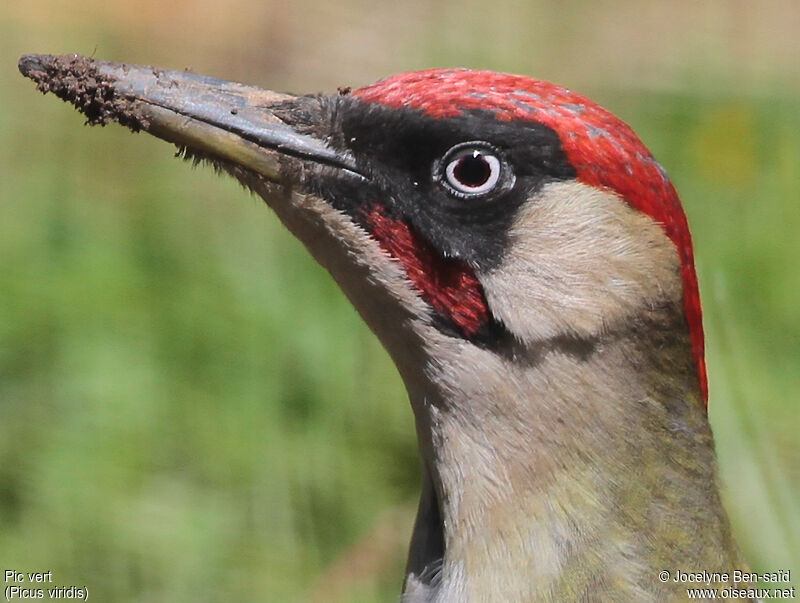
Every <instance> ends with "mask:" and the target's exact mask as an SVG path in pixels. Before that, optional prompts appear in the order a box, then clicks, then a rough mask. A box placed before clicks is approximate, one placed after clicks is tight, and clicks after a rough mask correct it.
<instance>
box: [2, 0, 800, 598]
mask: <svg viewBox="0 0 800 603" xmlns="http://www.w3.org/2000/svg"><path fill="white" fill-rule="evenodd" d="M798 31H800V3H797V2H796V1H794V0H760V1H759V2H757V3H755V2H750V1H746V0H704V1H703V2H700V1H695V0H673V1H670V2H652V3H651V2H641V0H618V1H615V2H610V1H609V2H596V1H588V0H587V1H572V2H562V1H557V0H537V1H526V2H503V1H496V2H491V3H489V2H485V1H477V0H430V1H424V0H406V1H404V2H397V1H396V0H391V1H388V0H379V1H377V2H364V1H361V2H359V1H357V0H349V1H345V2H328V3H322V2H317V1H315V0H293V1H292V2H278V1H274V0H227V1H226V2H211V1H210V0H200V1H194V2H189V1H186V0H172V1H171V2H165V1H163V0H139V1H137V2H107V1H106V0H70V1H69V2H67V1H65V0H26V1H24V2H23V1H22V0H6V2H5V3H4V5H3V10H2V15H1V16H0V59H2V60H0V258H1V259H0V569H16V570H18V571H47V570H52V572H53V574H52V575H53V584H54V585H60V586H70V585H73V584H74V585H79V586H87V587H88V588H89V591H90V595H91V597H92V598H93V599H94V600H95V601H111V602H129V601H130V602H133V601H136V602H139V601H142V602H162V601H163V602H181V601H193V602H203V601H221V600H229V601H294V600H298V601H306V600H309V601H389V600H394V599H395V598H396V596H397V593H398V592H399V588H400V584H401V580H402V570H403V564H404V559H405V554H406V546H407V540H408V537H409V534H410V527H411V523H412V520H413V514H414V509H415V505H416V497H417V489H418V465H417V452H416V442H415V436H414V428H413V422H412V416H411V411H410V408H409V405H408V403H407V400H406V397H405V394H404V391H403V387H402V384H401V382H400V380H399V378H398V376H397V375H396V373H395V370H394V367H393V366H392V364H391V363H390V361H389V359H388V358H387V356H386V354H385V353H384V352H383V350H382V349H381V348H380V346H379V345H378V344H377V342H376V341H375V339H374V338H373V336H372V335H371V334H370V332H369V331H367V329H366V328H365V327H364V325H362V324H361V322H360V320H359V319H358V317H357V316H356V314H355V312H354V311H353V310H352V309H351V307H350V305H349V303H348V302H347V301H346V300H345V299H344V298H343V296H342V295H341V294H340V293H339V291H338V290H337V288H336V286H335V285H334V284H333V283H332V282H331V280H330V278H329V277H328V275H327V274H326V273H324V272H323V271H322V270H321V269H319V268H318V267H317V266H316V265H315V264H314V262H313V261H312V260H311V259H310V257H308V256H307V254H306V253H305V251H304V250H303V249H302V248H301V247H300V245H299V244H298V243H296V242H295V241H294V240H293V239H292V238H291V237H290V236H289V235H288V234H287V233H285V232H284V231H283V230H282V228H281V227H280V225H279V224H278V223H277V220H276V219H275V218H274V216H272V215H271V214H270V212H269V211H268V210H267V209H266V208H265V207H264V206H263V205H262V203H261V202H260V201H258V200H256V199H254V198H252V197H251V196H249V195H248V194H247V193H246V192H244V191H243V190H242V189H241V188H240V187H239V186H238V185H237V184H236V183H235V182H233V181H232V180H231V179H230V178H226V177H220V176H216V175H215V174H213V172H212V171H211V170H207V169H206V170H204V169H200V168H198V169H192V168H191V166H190V165H189V164H187V163H185V162H181V161H179V160H176V159H172V154H173V149H171V148H170V147H169V146H168V145H166V144H165V143H163V142H161V141H158V140H156V139H151V138H149V137H147V136H144V135H139V136H133V135H131V134H130V133H128V132H127V131H126V130H124V129H123V128H120V127H118V126H109V127H108V128H103V129H101V128H92V129H88V128H84V127H82V123H83V119H82V117H81V116H79V115H78V114H77V113H76V112H75V111H74V110H73V109H72V108H71V107H69V106H67V105H65V104H64V103H61V102H60V101H58V100H57V99H56V98H54V97H46V98H45V97H42V96H41V95H40V94H39V93H38V92H36V90H35V89H34V86H33V85H32V83H31V82H29V81H27V80H24V79H23V78H22V77H21V76H19V74H18V73H17V68H16V62H17V58H18V57H19V55H20V54H23V53H28V52H48V53H67V52H78V53H82V54H90V55H91V54H94V55H96V56H97V57H99V58H105V59H111V60H118V61H126V62H136V63H146V64H153V65H158V66H160V67H165V68H173V69H183V68H185V67H190V68H192V69H193V70H194V71H196V72H198V73H203V74H208V75H213V76H218V77H223V78H226V79H234V80H241V81H245V82H248V83H253V84H259V85H262V86H265V87H271V88H274V89H277V90H285V91H290V92H317V91H335V90H336V88H337V86H353V87H358V86H361V85H364V84H367V83H370V82H372V81H374V80H376V79H378V78H380V77H383V76H386V75H389V74H391V73H394V72H398V71H406V70H411V69H418V68H424V67H432V66H454V65H457V66H469V67H480V68H491V69H497V70H502V71H511V72H518V73H524V74H528V75H533V76H535V77H539V78H542V79H549V80H552V81H555V82H557V83H559V84H562V85H565V86H567V87H570V88H573V89H576V90H577V91H580V92H582V93H585V94H587V95H589V96H590V97H592V98H594V99H595V100H597V101H598V102H600V103H601V104H603V105H605V106H606V107H608V108H609V109H611V110H612V111H613V112H615V113H616V114H618V115H619V116H620V117H622V118H623V119H624V120H625V121H627V122H629V123H630V124H631V125H632V126H633V127H634V129H635V130H636V131H637V132H638V133H639V134H640V136H641V137H642V139H643V140H644V141H645V143H646V144H647V145H648V146H649V147H650V149H651V150H652V151H653V152H654V153H655V155H656V156H657V157H658V158H659V160H660V161H661V163H662V164H663V165H664V166H665V167H666V169H667V171H668V172H669V173H670V175H671V176H672V178H673V180H674V181H675V184H676V186H677V188H678V190H679V191H680V193H681V197H682V199H683V202H684V205H685V207H686V211H687V213H688V215H689V220H690V223H691V225H692V228H693V232H694V237H695V245H696V255H697V261H698V269H699V275H700V284H701V290H702V294H703V301H704V308H705V324H706V332H707V338H708V344H707V345H708V361H709V370H710V379H711V411H710V412H711V419H712V424H713V427H714V432H715V435H716V439H717V447H718V451H719V457H720V465H721V468H722V479H723V484H724V495H725V499H726V501H727V506H728V508H729V510H730V513H731V516H732V520H733V522H734V525H735V529H736V532H737V534H738V539H739V542H740V544H741V546H742V548H743V549H744V551H745V554H746V557H747V558H748V559H749V560H750V563H751V565H752V567H753V569H754V570H757V571H762V572H763V571H775V570H778V569H791V570H793V571H794V575H793V579H794V583H795V584H800V582H798V578H797V576H798V573H800V436H799V434H800V404H799V403H798V402H799V400H800V303H799V302H798V299H800V41H798V40H800V38H798V36H797V32H798ZM693 569H697V570H700V569H702V568H693Z"/></svg>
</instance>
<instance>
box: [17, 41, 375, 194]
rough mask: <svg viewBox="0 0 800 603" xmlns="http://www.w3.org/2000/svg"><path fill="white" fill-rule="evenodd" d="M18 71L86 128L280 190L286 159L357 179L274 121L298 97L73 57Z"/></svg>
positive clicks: (31, 61) (345, 163) (42, 58)
mask: <svg viewBox="0 0 800 603" xmlns="http://www.w3.org/2000/svg"><path fill="white" fill-rule="evenodd" d="M19 70H20V72H21V73H22V74H23V75H25V76H26V77H28V78H30V79H32V80H34V81H35V82H36V83H37V85H38V88H39V90H41V91H42V92H52V93H54V94H55V95H56V96H58V97H59V98H61V99H63V100H65V101H68V102H71V103H72V104H74V105H75V106H76V107H77V108H78V110H80V111H81V112H83V113H84V114H85V115H86V116H87V118H88V119H87V121H88V123H90V124H103V125H104V124H106V123H108V122H109V121H117V122H119V123H121V124H122V125H125V126H128V127H129V128H131V129H132V130H134V131H138V130H145V131H147V132H149V133H150V134H153V135H155V136H157V137H159V138H162V139H164V140H166V141H168V142H171V143H174V144H176V145H178V146H180V147H186V148H189V149H191V150H192V151H193V152H198V151H199V152H201V153H203V154H206V155H208V156H210V157H213V158H218V159H223V160H227V161H229V162H231V163H233V164H236V165H237V166H241V167H245V168H248V169H250V170H252V171H253V172H256V173H258V174H260V175H261V176H263V177H264V178H266V179H268V180H270V181H272V182H277V183H282V182H283V178H282V176H281V165H282V162H283V161H284V160H285V158H286V157H294V158H296V159H300V160H309V161H313V162H315V163H318V164H323V165H329V166H332V167H335V168H338V169H340V170H342V171H343V172H345V173H349V174H351V175H353V176H355V177H357V178H362V177H361V176H360V175H359V174H358V170H357V166H356V163H355V160H354V158H353V157H352V155H350V154H349V153H347V152H344V151H339V150H335V149H333V148H331V147H330V146H328V145H327V144H326V143H325V142H324V141H323V140H320V139H318V138H315V137H313V136H310V135H307V134H303V133H299V132H298V131H297V130H295V129H294V128H293V127H292V126H291V125H290V124H289V123H287V122H286V121H284V120H283V119H281V118H279V117H278V116H277V115H276V114H275V112H274V109H276V108H282V109H283V111H282V112H281V115H282V116H284V119H285V116H286V115H291V111H290V110H289V111H287V110H286V109H287V105H288V106H289V107H290V106H291V103H293V102H294V101H297V99H298V97H295V96H292V95H288V94H281V93H277V92H272V91H269V90H263V89H261V88H257V87H254V86H247V85H244V84H239V83H236V82H228V81H224V80H219V79H215V78H210V77H205V76H201V75H196V74H194V73H189V72H184V71H167V70H161V69H155V68H153V67H145V66H137V65H128V64H124V63H113V62H107V61H99V60H94V59H90V58H87V57H82V56H80V55H59V56H54V55H25V56H23V57H22V58H21V59H20V61H19Z"/></svg>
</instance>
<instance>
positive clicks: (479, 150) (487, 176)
mask: <svg viewBox="0 0 800 603" xmlns="http://www.w3.org/2000/svg"><path fill="white" fill-rule="evenodd" d="M434 170H435V173H436V174H437V179H438V180H439V182H440V183H441V184H442V185H443V186H444V187H445V188H446V189H447V190H448V192H450V193H451V194H452V195H455V196H456V197H459V198H462V199H465V198H473V197H484V196H487V195H489V194H491V193H493V192H494V191H496V190H497V189H498V188H504V189H505V188H509V186H510V185H513V183H514V175H513V174H512V173H511V170H510V169H509V168H508V164H507V163H506V161H505V160H504V158H503V157H502V155H501V154H500V152H499V151H497V150H496V149H495V148H494V147H493V146H492V145H490V144H488V143H486V142H481V141H471V142H464V143H461V144H458V145H456V146H454V147H452V148H451V149H450V150H448V151H447V153H445V154H444V156H443V157H442V158H441V159H440V160H439V161H438V162H437V163H436V165H435V166H434Z"/></svg>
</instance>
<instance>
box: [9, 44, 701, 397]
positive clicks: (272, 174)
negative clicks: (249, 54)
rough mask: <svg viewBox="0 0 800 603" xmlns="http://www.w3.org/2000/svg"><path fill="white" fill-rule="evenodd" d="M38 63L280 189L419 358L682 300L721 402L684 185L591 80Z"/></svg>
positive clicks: (383, 321) (38, 77) (287, 213)
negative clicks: (274, 81) (262, 78)
mask: <svg viewBox="0 0 800 603" xmlns="http://www.w3.org/2000/svg"><path fill="white" fill-rule="evenodd" d="M20 69H21V71H22V72H23V73H24V74H25V75H26V76H28V77H31V78H32V79H34V80H35V81H37V82H38V85H39V88H40V89H41V90H42V91H45V92H47V91H52V92H54V93H55V94H57V95H59V96H60V97H62V98H64V99H65V100H69V101H71V102H73V103H74V104H76V106H78V108H79V109H80V110H82V111H83V112H84V113H85V114H86V115H87V117H88V121H89V122H90V123H105V122H107V121H109V120H117V121H120V122H121V123H123V124H124V125H128V126H129V127H131V128H132V129H134V130H139V129H142V130H147V131H149V132H151V133H153V134H155V135H157V136H159V137H161V138H164V139H166V140H168V141H171V142H174V143H176V144H178V145H179V146H180V147H181V149H182V151H183V153H184V155H185V156H187V157H190V158H194V159H198V160H204V159H208V160H210V161H212V162H214V163H215V164H216V165H217V166H218V167H220V168H222V169H224V170H226V171H229V172H231V173H232V174H234V175H235V176H236V177H237V178H239V179H240V180H241V181H242V182H243V183H244V184H245V185H246V186H248V187H250V188H251V189H253V190H254V191H256V192H257V193H258V194H259V195H261V196H262V197H264V198H265V199H266V200H267V202H268V203H269V204H270V206H271V207H273V208H274V209H275V211H276V212H277V213H278V214H279V216H280V218H281V219H282V220H283V221H284V223H285V224H286V225H287V226H288V227H289V228H290V230H292V232H294V234H295V235H296V236H298V238H300V239H301V240H302V241H303V242H304V243H305V244H306V246H307V247H308V248H309V249H310V251H311V252H312V253H313V254H314V256H315V257H316V258H317V260H318V261H319V262H320V263H321V264H323V265H324V266H325V267H326V268H328V269H329V270H330V271H331V273H332V274H333V276H334V278H336V279H337V281H338V282H339V283H340V284H341V286H342V288H343V289H344V291H345V293H346V294H347V295H348V296H349V297H350V299H351V300H352V301H353V303H354V304H355V306H356V307H357V308H358V309H359V311H360V312H361V313H362V315H363V316H364V318H365V319H366V320H367V322H368V323H369V324H370V326H371V327H372V328H373V330H374V331H375V332H376V333H377V334H378V336H379V337H380V338H381V339H382V340H383V342H384V344H385V345H386V347H387V348H388V349H389V351H390V353H392V355H393V356H394V357H395V360H396V361H397V362H398V366H399V367H400V369H401V372H405V371H412V372H413V371H415V370H418V368H419V367H418V366H416V365H417V363H418V362H420V357H419V356H418V355H415V353H413V351H410V350H411V349H412V348H415V347H423V348H424V347H425V343H424V342H425V341H426V340H427V341H428V342H430V337H429V334H430V333H433V332H436V333H437V335H436V338H439V337H442V338H450V339H457V340H460V341H462V342H465V343H468V344H470V345H475V346H479V347H484V348H488V349H492V348H493V347H495V346H498V345H500V344H499V343H498V342H504V343H503V345H506V346H508V345H509V342H513V343H514V344H515V345H517V346H522V347H528V348H530V347H532V346H536V345H540V344H542V343H543V342H549V341H554V340H572V339H574V340H586V341H596V340H598V339H601V338H602V336H603V334H604V333H606V332H608V331H610V330H611V331H613V330H614V329H615V328H618V327H619V325H620V324H626V323H627V324H629V323H631V322H633V321H635V320H636V319H637V316H639V315H640V313H641V312H642V311H643V310H648V309H652V308H654V307H658V306H659V305H663V304H670V303H673V302H675V298H676V297H678V298H679V299H680V300H681V302H682V308H683V312H684V315H685V328H686V329H687V330H688V332H689V334H690V338H691V349H692V353H693V356H694V360H695V364H696V367H697V378H698V379H699V383H700V389H701V391H702V395H703V397H705V391H706V377H705V367H704V360H703V332H702V324H701V314H700V303H699V296H698V290H697V282H696V277H695V270H694V263H693V257H692V247H691V240H690V235H689V230H688V227H687V223H686V219H685V216H684V213H683V210H682V208H681V206H680V202H679V200H678V197H677V194H676V192H675V189H674V188H673V186H672V184H671V183H670V181H669V180H668V178H667V176H666V174H665V173H664V171H663V169H662V168H661V166H660V165H659V164H658V163H657V162H656V161H655V159H654V158H653V157H652V155H651V154H650V153H649V152H648V151H647V149H646V148H645V147H644V145H643V144H642V143H641V141H640V140H639V139H638V138H637V137H636V135H635V134H634V133H633V131H632V130H631V129H630V128H629V127H628V126H627V125H626V124H624V123H623V122H622V121H620V120H619V119H617V118H615V117H614V116H613V115H611V114H610V113H609V112H607V111H606V110H604V109H602V108H601V107H599V106H598V105H596V104H594V103H593V102H591V101H590V100H588V99H586V98H584V97H582V96H580V95H578V94H575V93H573V92H570V91H568V90H566V89H564V88H561V87H559V86H555V85H553V84H549V83H546V82H542V81H538V80H534V79H530V78H527V77H522V76H516V75H508V74H501V73H495V72H490V71H470V70H466V69H435V70H428V71H420V72H414V73H405V74H401V75H397V76H394V77H390V78H388V79H385V80H382V81H380V82H378V83H376V84H373V85H371V86H367V87H365V88H362V89H360V90H356V91H355V92H353V93H349V94H348V93H340V94H337V95H333V96H323V95H313V96H289V95H282V94H276V93H272V92H268V91H263V90H260V89H257V88H252V87H248V86H244V85H240V84H233V83H228V82H223V81H221V80H214V79H210V78H205V77H201V76H196V75H193V74H189V73H182V72H169V71H160V70H154V69H152V68H141V67H135V66H130V65H119V64H114V63H106V62H101V61H94V60H91V59H85V58H83V57H78V56H77V55H69V56H62V57H52V56H39V55H36V56H27V57H23V59H22V60H21V61H20ZM415 338H416V340H417V343H419V341H422V342H423V343H422V344H421V346H417V344H416V343H413V342H412V340H413V339H415ZM437 341H438V339H437ZM428 347H430V346H428ZM515 349H519V347H518V348H515ZM515 353H516V352H515Z"/></svg>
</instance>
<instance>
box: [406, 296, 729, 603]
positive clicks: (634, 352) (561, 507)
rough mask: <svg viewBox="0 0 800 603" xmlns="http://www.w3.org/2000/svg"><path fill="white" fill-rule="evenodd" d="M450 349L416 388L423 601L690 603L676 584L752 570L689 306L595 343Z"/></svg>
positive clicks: (418, 564)
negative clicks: (721, 475) (718, 474)
mask: <svg viewBox="0 0 800 603" xmlns="http://www.w3.org/2000/svg"><path fill="white" fill-rule="evenodd" d="M443 349H444V348H443V347H442V346H441V345H440V346H439V347H438V348H437V356H436V360H435V361H431V363H430V365H429V367H428V370H427V371H426V380H425V382H424V384H423V386H422V387H421V388H419V389H415V388H414V387H413V386H412V387H409V390H410V393H411V396H412V404H413V406H414V408H415V414H416V417H417V428H418V433H419V437H420V446H421V450H422V455H423V458H424V461H425V469H426V474H425V482H426V483H425V486H424V488H423V496H422V500H421V503H420V509H419V515H418V520H417V525H416V528H415V532H414V536H413V539H412V544H411V551H410V556H409V564H408V575H407V585H406V592H407V600H409V601H413V600H416V599H420V600H428V599H431V600H447V601H449V600H476V601H480V600H504V601H516V600H575V599H578V598H581V597H584V596H586V595H587V594H588V593H593V596H595V597H599V599H600V600H604V597H603V596H602V594H603V593H604V592H605V593H607V595H608V597H610V598H612V599H613V598H614V597H619V596H620V595H627V597H628V598H630V599H632V600H635V599H637V598H641V596H642V594H643V593H651V595H653V596H658V595H667V594H668V595H669V596H672V595H674V592H672V591H670V590H665V588H666V587H670V586H672V587H677V586H678V585H674V584H673V585H669V584H668V585H666V587H665V585H664V584H662V583H660V582H659V581H658V571H659V570H661V569H668V570H669V569H677V567H682V568H688V567H696V568H703V569H706V570H707V571H713V570H712V569H711V568H714V569H719V570H720V571H731V570H732V569H733V567H734V565H735V566H736V567H738V565H736V553H735V546H734V544H733V542H732V540H731V536H730V529H729V526H728V520H727V517H726V515H725V512H724V510H723V509H722V506H721V503H720V500H719V494H718V489H717V485H716V478H715V461H714V451H713V438H712V435H711V430H710V427H709V424H708V420H707V416H706V411H705V407H704V404H703V402H702V400H701V396H700V393H699V387H698V380H697V375H696V369H695V365H694V363H693V361H692V355H691V351H690V343H689V336H688V333H687V332H686V328H685V321H683V315H682V309H681V308H680V307H679V306H678V305H677V304H676V305H675V306H672V307H668V308H662V309H659V310H653V311H652V312H651V313H650V314H649V315H648V317H647V318H646V319H645V320H644V321H642V322H639V323H636V324H628V325H626V327H625V328H624V330H620V331H617V332H609V333H608V334H606V335H604V336H603V337H602V338H598V339H597V340H595V341H587V340H575V339H569V338H560V339H556V340H550V341H546V342H540V344H539V345H538V346H536V348H535V349H528V350H526V351H524V353H523V351H522V350H519V349H515V347H514V345H511V346H510V347H509V348H508V349H506V350H503V351H501V352H498V351H497V350H495V351H488V350H482V349H480V348H477V347H476V346H472V345H469V344H461V343H458V342H455V343H454V345H453V349H452V350H451V352H452V353H451V354H449V355H448V354H444V355H443V354H442V350H443ZM415 593H416V594H415ZM421 593H422V594H421ZM498 597H499V598H498ZM590 598H591V597H590ZM623 598H624V597H623Z"/></svg>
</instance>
